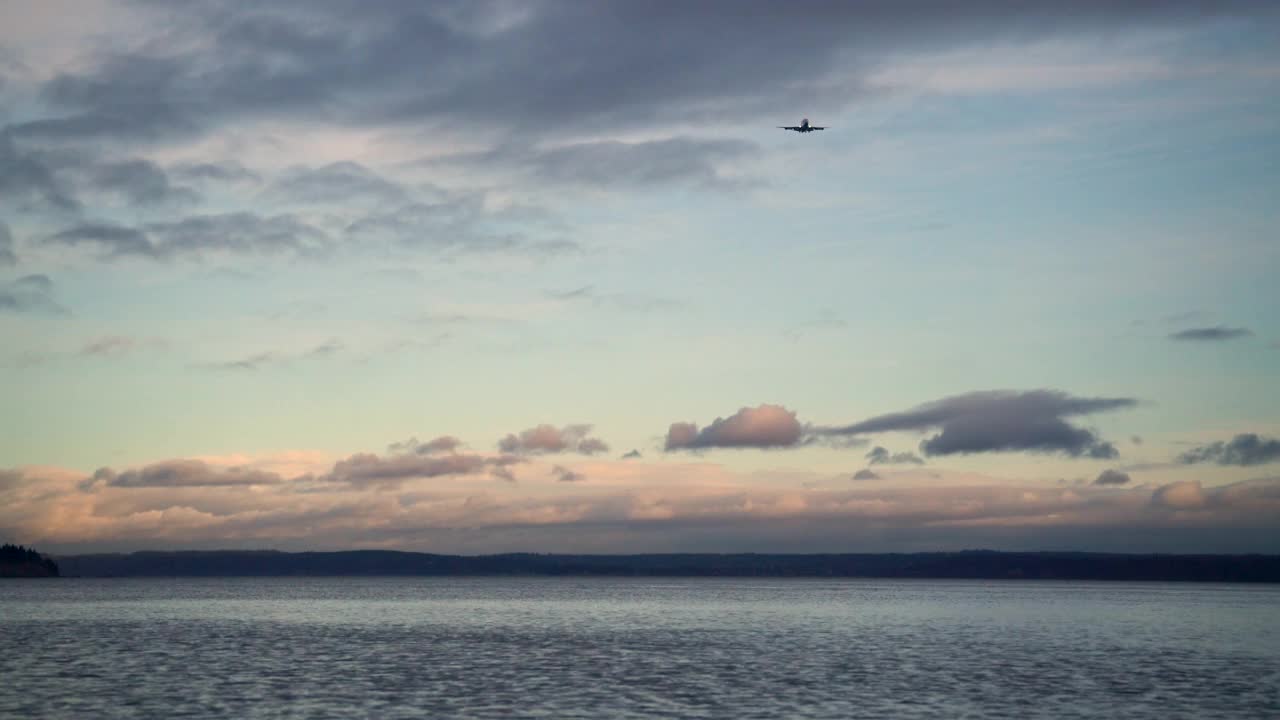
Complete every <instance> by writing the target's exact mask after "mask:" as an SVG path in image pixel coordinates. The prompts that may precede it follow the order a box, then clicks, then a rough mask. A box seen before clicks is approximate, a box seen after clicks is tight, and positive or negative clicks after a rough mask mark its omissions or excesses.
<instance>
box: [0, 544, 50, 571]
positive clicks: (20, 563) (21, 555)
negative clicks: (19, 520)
mask: <svg viewBox="0 0 1280 720" xmlns="http://www.w3.org/2000/svg"><path fill="white" fill-rule="evenodd" d="M11 577H58V563H56V562H54V561H53V560H52V559H51V558H47V557H44V556H43V555H41V554H40V553H38V552H36V551H35V550H32V549H31V548H25V547H23V546H21V545H7V544H6V545H0V578H11Z"/></svg>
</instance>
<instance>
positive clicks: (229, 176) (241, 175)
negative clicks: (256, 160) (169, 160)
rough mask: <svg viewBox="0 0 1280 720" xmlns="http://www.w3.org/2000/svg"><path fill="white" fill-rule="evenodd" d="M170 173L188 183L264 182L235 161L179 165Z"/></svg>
mask: <svg viewBox="0 0 1280 720" xmlns="http://www.w3.org/2000/svg"><path fill="white" fill-rule="evenodd" d="M170 172H171V174H172V175H173V176H174V177H178V178H182V179H183V180H186V181H188V182H220V183H244V182H249V183H256V182H260V181H261V180H262V176H260V175H258V173H256V172H254V171H252V170H250V169H248V168H246V167H245V166H243V165H241V164H240V163H238V162H236V161H234V160H226V161H222V162H196V163H178V164H177V165H174V166H173V167H171V168H170Z"/></svg>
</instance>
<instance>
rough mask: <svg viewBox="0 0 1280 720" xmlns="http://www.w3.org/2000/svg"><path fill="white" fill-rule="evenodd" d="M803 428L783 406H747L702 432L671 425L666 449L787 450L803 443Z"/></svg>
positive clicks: (685, 424) (693, 426) (682, 424)
mask: <svg viewBox="0 0 1280 720" xmlns="http://www.w3.org/2000/svg"><path fill="white" fill-rule="evenodd" d="M803 434H804V428H803V427H802V426H801V425H800V421H799V420H797V419H796V414H795V413H794V412H792V411H790V410H788V409H786V408H785V407H782V406H781V405H759V406H757V407H753V408H750V407H744V408H742V409H741V410H738V412H736V413H734V414H733V415H730V416H729V417H727V418H720V417H718V418H716V419H715V420H712V421H711V424H709V425H707V426H706V427H705V428H702V429H701V430H699V429H698V426H697V425H696V424H695V423H688V422H677V423H672V424H671V427H670V428H668V430H667V439H666V444H665V448H666V450H667V451H668V452H671V451H673V450H704V449H708V448H759V449H772V448H788V447H795V446H796V445H798V444H799V443H800V442H801V438H802V436H803Z"/></svg>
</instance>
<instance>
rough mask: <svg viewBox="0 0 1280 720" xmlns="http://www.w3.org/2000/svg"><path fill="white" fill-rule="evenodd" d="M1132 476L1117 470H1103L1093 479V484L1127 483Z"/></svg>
mask: <svg viewBox="0 0 1280 720" xmlns="http://www.w3.org/2000/svg"><path fill="white" fill-rule="evenodd" d="M1131 479H1132V478H1130V477H1129V473H1125V472H1120V471H1119V470H1103V471H1102V472H1101V473H1100V474H1099V475H1098V477H1097V479H1096V480H1094V481H1093V484H1094V485H1127V484H1128V483H1129V481H1130V480H1131Z"/></svg>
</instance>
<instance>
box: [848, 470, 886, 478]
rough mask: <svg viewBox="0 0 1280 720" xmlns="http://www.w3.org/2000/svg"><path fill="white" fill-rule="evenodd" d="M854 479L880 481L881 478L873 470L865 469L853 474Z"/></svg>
mask: <svg viewBox="0 0 1280 720" xmlns="http://www.w3.org/2000/svg"><path fill="white" fill-rule="evenodd" d="M853 479H854V480H879V479H880V476H879V475H877V474H876V473H875V472H874V471H873V470H872V469H871V468H863V469H861V470H859V471H858V472H856V473H854V474H853Z"/></svg>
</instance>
